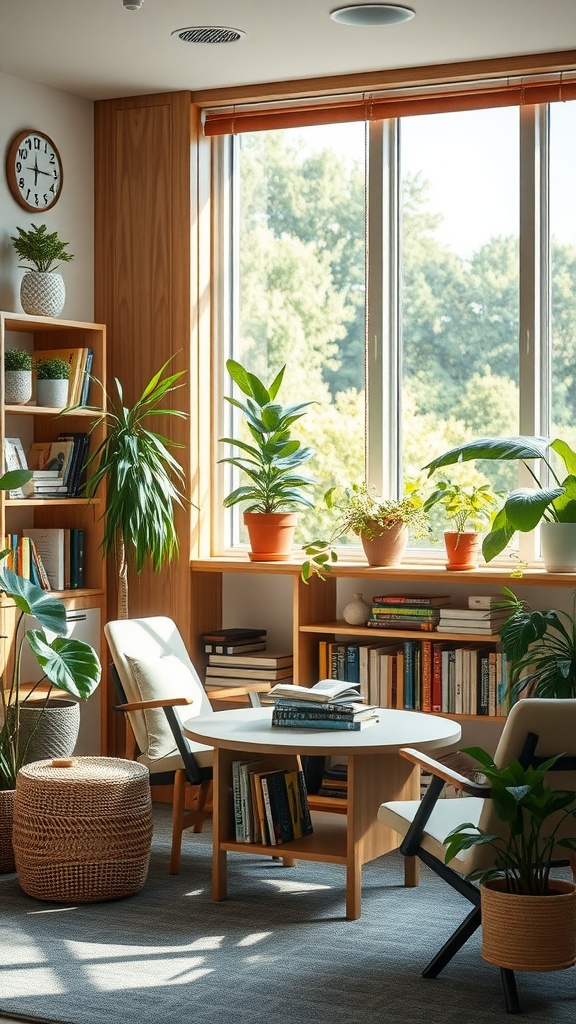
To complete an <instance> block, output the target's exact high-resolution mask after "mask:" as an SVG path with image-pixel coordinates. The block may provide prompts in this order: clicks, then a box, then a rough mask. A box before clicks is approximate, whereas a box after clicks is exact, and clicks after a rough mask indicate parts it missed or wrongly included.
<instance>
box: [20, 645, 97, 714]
mask: <svg viewBox="0 0 576 1024" xmlns="http://www.w3.org/2000/svg"><path fill="white" fill-rule="evenodd" d="M26 636H27V639H28V642H29V644H30V647H31V648H32V651H33V652H34V654H35V656H36V659H37V661H38V663H39V665H40V666H41V667H42V669H43V670H44V672H45V673H46V676H47V677H48V679H49V680H50V682H51V683H53V684H54V685H55V686H57V687H58V688H59V689H60V690H65V691H66V693H71V694H72V695H73V696H74V697H80V698H81V699H82V700H85V699H86V698H87V697H89V696H90V694H91V693H93V692H94V690H95V689H96V687H97V686H98V683H99V682H100V676H101V671H102V670H101V665H100V662H99V660H98V658H97V656H96V653H95V651H94V650H93V649H92V647H90V645H89V644H85V643H83V641H81V640H74V639H67V638H66V637H62V636H57V637H55V639H54V640H52V641H51V642H48V640H47V638H46V634H45V633H44V632H43V631H42V630H35V629H30V630H28V632H27V633H26Z"/></svg>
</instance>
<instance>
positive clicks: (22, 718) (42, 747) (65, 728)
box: [8, 697, 80, 764]
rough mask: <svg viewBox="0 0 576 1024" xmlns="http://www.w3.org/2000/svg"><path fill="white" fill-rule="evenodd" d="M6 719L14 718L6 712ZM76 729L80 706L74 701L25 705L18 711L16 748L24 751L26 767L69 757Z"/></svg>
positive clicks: (10, 711)
mask: <svg viewBox="0 0 576 1024" xmlns="http://www.w3.org/2000/svg"><path fill="white" fill-rule="evenodd" d="M8 714H9V715H13V714H14V710H13V708H9V710H8ZM79 729H80V705H79V704H78V701H76V700H65V699H64V698H59V697H53V698H50V699H49V700H48V701H46V702H45V701H26V702H25V703H23V704H20V709H19V726H18V733H19V747H20V750H23V749H24V747H25V746H26V745H27V747H26V764H30V762H31V761H44V760H46V758H48V757H70V755H71V754H73V753H74V747H75V746H76V741H77V739H78V730H79Z"/></svg>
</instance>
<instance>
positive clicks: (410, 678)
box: [404, 640, 414, 711]
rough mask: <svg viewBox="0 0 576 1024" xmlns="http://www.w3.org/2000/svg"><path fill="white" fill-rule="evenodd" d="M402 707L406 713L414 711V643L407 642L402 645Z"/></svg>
mask: <svg viewBox="0 0 576 1024" xmlns="http://www.w3.org/2000/svg"><path fill="white" fill-rule="evenodd" d="M404 707H405V708H406V710H407V711H413V710H414V643H413V642H412V640H407V641H406V643H405V644H404Z"/></svg>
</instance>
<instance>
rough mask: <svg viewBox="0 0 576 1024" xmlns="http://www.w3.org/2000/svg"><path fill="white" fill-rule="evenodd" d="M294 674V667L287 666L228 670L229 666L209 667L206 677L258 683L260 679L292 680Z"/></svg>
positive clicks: (236, 667)
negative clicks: (250, 680)
mask: <svg viewBox="0 0 576 1024" xmlns="http://www.w3.org/2000/svg"><path fill="white" fill-rule="evenodd" d="M293 674H294V670H293V667H292V665H287V666H286V668H242V667H241V666H236V665H233V666H232V667H231V668H228V666H227V665H208V666H207V667H206V675H207V676H209V677H210V679H212V677H216V678H218V679H252V680H254V681H255V682H258V680H260V679H267V680H270V681H273V680H275V679H291V678H292V676H293Z"/></svg>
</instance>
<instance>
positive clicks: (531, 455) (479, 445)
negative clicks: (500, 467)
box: [424, 435, 550, 476]
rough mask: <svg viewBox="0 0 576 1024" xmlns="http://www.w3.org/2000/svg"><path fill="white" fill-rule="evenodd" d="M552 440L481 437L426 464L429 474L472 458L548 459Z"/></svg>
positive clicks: (524, 437) (525, 436)
mask: <svg viewBox="0 0 576 1024" xmlns="http://www.w3.org/2000/svg"><path fill="white" fill-rule="evenodd" d="M549 445H550V440H549V438H547V437H530V436H527V435H519V436H518V437H481V438H479V439H478V440H477V441H469V442H468V443H467V444H461V445H457V446H456V447H455V448H450V450H449V451H447V452H445V453H444V455H440V456H439V457H438V458H437V459H432V461H431V462H428V463H427V465H425V466H424V469H427V470H428V475H429V476H430V475H431V474H432V473H435V472H436V470H438V469H441V468H442V467H443V466H453V465H454V464H455V463H457V462H470V461H471V460H472V459H492V460H494V459H499V460H504V461H512V460H516V459H518V460H521V461H525V460H527V459H546V456H547V453H548V448H549Z"/></svg>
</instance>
